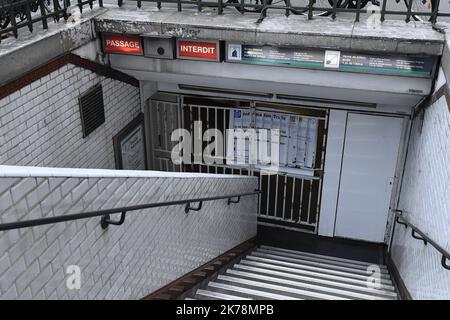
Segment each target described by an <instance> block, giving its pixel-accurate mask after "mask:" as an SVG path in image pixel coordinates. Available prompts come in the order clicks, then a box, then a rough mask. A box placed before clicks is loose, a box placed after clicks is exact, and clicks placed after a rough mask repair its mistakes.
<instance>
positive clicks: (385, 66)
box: [227, 43, 436, 77]
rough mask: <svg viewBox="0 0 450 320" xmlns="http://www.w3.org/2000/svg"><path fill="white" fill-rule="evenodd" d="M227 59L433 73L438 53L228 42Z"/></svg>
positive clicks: (346, 68) (353, 70)
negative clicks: (406, 53)
mask: <svg viewBox="0 0 450 320" xmlns="http://www.w3.org/2000/svg"><path fill="white" fill-rule="evenodd" d="M227 61H228V62H241V63H260V64H278V65H287V66H293V67H299V68H313V69H323V70H327V69H328V70H337V71H350V72H362V73H378V74H395V75H405V76H419V77H431V75H432V73H433V70H434V66H435V63H436V59H435V58H434V57H418V56H395V55H376V54H360V53H351V52H342V51H337V50H320V49H298V48H283V47H272V46H258V45H246V44H231V43H229V44H227Z"/></svg>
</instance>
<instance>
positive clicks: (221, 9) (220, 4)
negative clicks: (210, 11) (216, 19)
mask: <svg viewBox="0 0 450 320" xmlns="http://www.w3.org/2000/svg"><path fill="white" fill-rule="evenodd" d="M217 13H218V14H222V13H223V0H219V7H218V9H217Z"/></svg>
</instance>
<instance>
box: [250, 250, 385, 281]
mask: <svg viewBox="0 0 450 320" xmlns="http://www.w3.org/2000/svg"><path fill="white" fill-rule="evenodd" d="M250 256H251V257H260V258H268V259H273V260H277V261H279V262H290V263H295V264H298V265H302V266H311V267H319V268H323V269H328V270H334V271H342V272H349V273H352V274H359V275H363V276H366V277H367V276H369V274H368V272H367V270H361V269H355V268H350V267H342V266H336V265H332V264H328V263H323V262H314V261H308V260H305V259H300V258H290V257H284V256H279V255H276V254H268V253H262V252H257V251H255V252H252V253H251V254H250V255H249V256H247V258H249V257H250ZM380 277H381V279H387V280H390V275H389V274H386V273H380Z"/></svg>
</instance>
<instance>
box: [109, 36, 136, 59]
mask: <svg viewBox="0 0 450 320" xmlns="http://www.w3.org/2000/svg"><path fill="white" fill-rule="evenodd" d="M103 50H104V51H105V52H110V53H131V54H142V42H141V38H140V37H134V36H119V35H111V34H105V35H103Z"/></svg>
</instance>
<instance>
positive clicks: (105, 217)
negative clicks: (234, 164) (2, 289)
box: [0, 190, 261, 231]
mask: <svg viewBox="0 0 450 320" xmlns="http://www.w3.org/2000/svg"><path fill="white" fill-rule="evenodd" d="M260 193H261V191H260V190H255V191H253V192H247V193H241V194H230V195H224V196H215V197H204V198H194V199H183V200H174V201H165V202H156V203H146V204H139V205H134V206H128V207H119V208H111V209H102V210H95V211H89V212H82V213H73V214H67V215H64V216H56V217H48V218H40V219H33V220H25V221H17V222H8V223H2V224H0V231H7V230H12V229H20V228H27V227H35V226H42V225H45V224H53V223H58V222H65V221H73V220H80V219H87V218H93V217H100V216H102V219H101V226H102V228H103V229H105V228H106V227H107V226H108V225H109V224H112V225H121V224H122V223H123V222H124V220H125V214H126V212H127V211H135V210H142V209H148V208H157V207H167V206H175V205H183V204H186V205H187V206H189V204H190V203H192V202H199V203H202V202H205V201H214V200H221V199H228V200H229V199H232V198H236V197H245V196H251V195H255V194H260ZM228 204H229V203H228ZM196 209H197V210H196ZM200 209H201V205H200V206H199V207H197V208H190V210H196V211H198V210H200ZM188 211H189V210H188ZM114 213H121V217H120V220H119V221H113V220H110V219H109V215H110V214H114ZM186 213H187V212H186Z"/></svg>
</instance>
